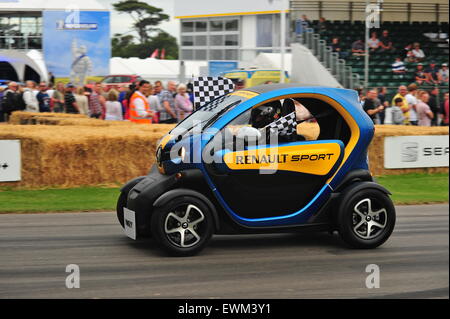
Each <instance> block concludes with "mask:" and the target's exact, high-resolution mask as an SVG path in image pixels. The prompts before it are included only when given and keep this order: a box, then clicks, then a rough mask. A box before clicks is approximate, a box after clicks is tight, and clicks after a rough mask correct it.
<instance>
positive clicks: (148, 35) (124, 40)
mask: <svg viewBox="0 0 450 319" xmlns="http://www.w3.org/2000/svg"><path fill="white" fill-rule="evenodd" d="M113 6H114V8H115V9H116V10H117V11H118V12H121V13H127V14H129V15H130V16H131V17H132V18H133V20H134V23H133V27H132V30H131V31H133V32H136V33H137V35H138V40H139V43H135V36H133V35H131V34H129V35H124V34H115V35H114V37H113V39H112V41H111V44H112V56H113V57H122V58H129V57H139V58H148V57H149V56H150V54H151V53H152V52H153V51H154V50H156V49H160V50H162V49H165V51H166V59H178V44H177V40H176V39H175V38H174V37H173V36H171V35H170V34H168V33H167V32H165V31H163V30H161V29H159V28H158V25H159V24H160V23H161V22H163V21H167V20H169V16H168V15H166V14H164V13H163V11H162V9H159V8H156V7H153V6H151V5H149V4H147V3H145V2H140V1H137V0H127V1H121V2H118V3H115V4H113Z"/></svg>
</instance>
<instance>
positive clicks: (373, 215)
mask: <svg viewBox="0 0 450 319" xmlns="http://www.w3.org/2000/svg"><path fill="white" fill-rule="evenodd" d="M380 214H383V215H384V216H386V215H387V213H386V209H384V208H383V209H380V210H378V211H376V212H373V211H371V212H369V215H370V216H371V217H379V216H380Z"/></svg>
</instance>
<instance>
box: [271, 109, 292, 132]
mask: <svg viewBox="0 0 450 319" xmlns="http://www.w3.org/2000/svg"><path fill="white" fill-rule="evenodd" d="M265 129H268V130H271V131H274V132H277V133H278V135H281V136H289V135H292V134H294V133H297V118H296V114H295V112H292V113H291V114H288V115H286V116H283V117H282V118H280V119H278V120H276V121H275V122H272V123H270V124H269V125H267V126H266V127H265Z"/></svg>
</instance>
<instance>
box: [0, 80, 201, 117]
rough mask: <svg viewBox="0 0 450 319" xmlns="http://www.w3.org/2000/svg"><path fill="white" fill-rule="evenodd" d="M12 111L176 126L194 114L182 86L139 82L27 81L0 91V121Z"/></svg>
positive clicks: (188, 97)
mask: <svg viewBox="0 0 450 319" xmlns="http://www.w3.org/2000/svg"><path fill="white" fill-rule="evenodd" d="M14 111H25V112H54V113H69V114H84V115H86V116H89V117H91V118H96V119H101V120H107V121H108V120H114V121H122V120H129V121H132V122H137V123H166V124H169V123H178V122H179V121H182V120H183V119H184V118H185V117H186V116H188V115H189V114H190V113H192V112H193V94H192V92H191V91H190V90H189V89H188V86H186V85H184V84H179V85H178V86H177V84H176V83H175V82H174V81H169V82H168V83H167V85H166V86H164V85H163V83H162V82H161V81H156V82H155V83H150V82H148V81H141V82H139V83H133V84H131V85H129V86H125V85H123V86H119V87H116V88H111V89H108V90H107V89H106V88H105V87H104V86H103V85H102V84H101V83H95V84H90V85H86V86H84V87H75V86H74V85H72V84H71V83H69V84H63V83H61V82H58V83H56V85H53V84H52V83H50V84H48V83H45V82H41V83H39V84H37V83H35V82H33V81H27V82H26V83H25V84H24V85H21V84H20V83H17V82H13V81H11V82H9V83H8V84H7V88H5V89H0V122H4V121H7V120H8V118H9V116H10V115H11V113H12V112H14Z"/></svg>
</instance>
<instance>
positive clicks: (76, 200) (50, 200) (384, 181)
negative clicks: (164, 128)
mask: <svg viewBox="0 0 450 319" xmlns="http://www.w3.org/2000/svg"><path fill="white" fill-rule="evenodd" d="M377 181H378V182H379V183H380V184H381V185H383V186H385V187H386V188H387V189H388V190H389V191H391V193H392V199H393V200H394V202H395V204H397V205H401V204H403V205H405V204H406V205H413V204H429V203H447V202H448V174H428V175H427V174H408V175H398V176H382V177H379V178H377ZM118 197H119V188H95V187H89V188H73V189H49V190H0V213H21V212H31V213H33V212H71V211H72V212H73V211H77V212H80V211H89V212H90V211H113V210H115V206H116V201H117V198H118Z"/></svg>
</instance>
